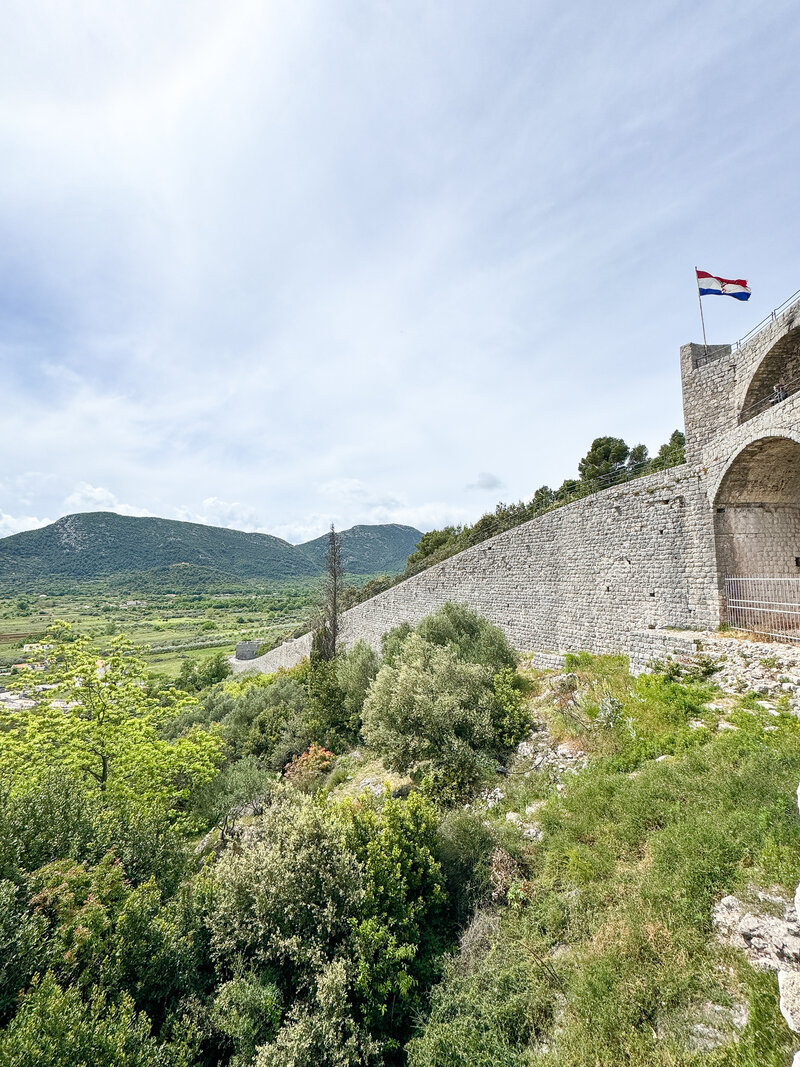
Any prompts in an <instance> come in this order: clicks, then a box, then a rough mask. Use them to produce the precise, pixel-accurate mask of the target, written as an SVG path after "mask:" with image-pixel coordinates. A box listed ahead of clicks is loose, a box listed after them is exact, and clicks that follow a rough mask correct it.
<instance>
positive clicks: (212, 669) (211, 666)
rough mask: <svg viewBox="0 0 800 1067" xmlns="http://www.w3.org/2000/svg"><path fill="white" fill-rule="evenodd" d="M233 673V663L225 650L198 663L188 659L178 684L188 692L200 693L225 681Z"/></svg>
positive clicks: (179, 676)
mask: <svg viewBox="0 0 800 1067" xmlns="http://www.w3.org/2000/svg"><path fill="white" fill-rule="evenodd" d="M230 674H231V665H230V663H229V662H228V657H227V656H226V655H225V653H224V652H217V653H215V654H214V655H213V656H208V657H207V658H206V659H204V660H203V661H202V663H198V662H197V661H196V660H186V661H185V662H184V664H183V666H182V667H181V671H180V674H179V675H178V686H179V688H181V689H184V690H185V691H186V692H187V693H198V692H200V690H201V689H208V688H209V686H212V685H216V684H217V683H218V682H222V681H224V680H225V679H226V678H227V677H228V676H229V675H230Z"/></svg>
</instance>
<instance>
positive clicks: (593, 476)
mask: <svg viewBox="0 0 800 1067" xmlns="http://www.w3.org/2000/svg"><path fill="white" fill-rule="evenodd" d="M629 454H630V449H629V448H628V446H627V445H626V444H625V442H624V441H623V440H622V438H621V437H596V438H595V439H594V441H592V447H591V448H590V449H589V451H588V452H587V453H586V455H585V456H584V457H583V459H582V460H581V461H580V463H578V471H579V473H580V476H581V478H582V479H583V480H584V481H585V482H593V481H596V480H597V479H598V478H599V479H607V478H609V477H613V476H614V475H618V474H620V473H621V472H622V471H623V470H624V469H625V462H626V460H627V459H628V456H629Z"/></svg>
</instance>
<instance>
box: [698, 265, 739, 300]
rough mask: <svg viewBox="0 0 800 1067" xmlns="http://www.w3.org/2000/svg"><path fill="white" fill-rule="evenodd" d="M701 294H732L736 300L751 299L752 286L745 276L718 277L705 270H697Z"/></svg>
mask: <svg viewBox="0 0 800 1067" xmlns="http://www.w3.org/2000/svg"><path fill="white" fill-rule="evenodd" d="M695 273H696V274H697V287H698V288H699V290H700V296H732V297H733V298H734V299H735V300H749V299H750V287H749V286H748V284H747V282H746V281H745V280H744V278H735V279H731V278H717V276H716V275H715V274H709V273H708V271H705V270H696V269H695Z"/></svg>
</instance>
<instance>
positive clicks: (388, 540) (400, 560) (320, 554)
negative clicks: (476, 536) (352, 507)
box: [0, 523, 422, 574]
mask: <svg viewBox="0 0 800 1067" xmlns="http://www.w3.org/2000/svg"><path fill="white" fill-rule="evenodd" d="M421 537H422V534H421V533H420V531H419V530H415V529H414V527H413V526H398V525H397V524H396V523H392V524H391V525H388V526H353V527H352V528H351V529H349V530H345V531H344V532H343V533H342V534H341V541H342V560H343V562H344V567H345V570H346V571H348V572H349V573H350V574H400V573H401V572H402V571H403V570H404V569H405V565H406V560H407V559H408V557H409V556H410V555H411V553H412V552H413V551H414V549H415V547H416V545H417V542H418V541H419V539H420V538H421ZM0 543H2V542H0ZM298 547H299V548H301V549H302V550H303V552H304V553H305V555H306V556H308V557H309V559H311V560H312V561H313V563H314V564H315V566H316V567H317V568H318V569H319V568H321V567H322V566H323V565H324V563H325V554H326V553H327V551H328V535H327V534H323V535H322V537H316V538H315V539H314V540H313V541H307V542H306V543H305V544H304V545H299V546H298Z"/></svg>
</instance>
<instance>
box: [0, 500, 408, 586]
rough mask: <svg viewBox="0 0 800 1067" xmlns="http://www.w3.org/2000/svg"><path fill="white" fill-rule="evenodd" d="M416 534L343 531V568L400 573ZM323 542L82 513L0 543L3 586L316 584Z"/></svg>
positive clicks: (401, 529) (392, 529) (385, 529)
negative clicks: (295, 541) (291, 540)
mask: <svg viewBox="0 0 800 1067" xmlns="http://www.w3.org/2000/svg"><path fill="white" fill-rule="evenodd" d="M421 536H422V535H421V534H420V532H419V531H418V530H413V529H411V528H410V527H407V526H394V525H387V526H356V527H354V528H353V529H352V530H345V531H344V532H343V533H342V535H341V537H342V546H343V549H344V555H345V559H346V561H347V569H348V571H349V572H350V573H352V574H375V573H378V572H381V573H397V572H399V571H401V570H402V569H403V566H404V565H405V559H406V557H407V556H408V554H409V552H410V551H411V550H412V549H413V546H414V544H415V543H416V541H418V540H419V538H420V537H421ZM326 541H327V538H326V537H324V536H323V537H321V538H317V539H315V540H314V541H309V542H308V544H306V545H291V544H289V542H288V541H283V540H281V538H279V537H272V536H271V535H269V534H261V533H243V532H242V531H240V530H228V529H222V528H220V527H217V526H205V525H202V524H200V523H194V522H177V521H175V520H173V519H157V518H138V517H131V516H126V515H117V514H115V513H113V512H106V511H98V512H86V513H81V514H78V515H66V516H65V517H64V518H62V519H59V520H58V521H57V522H54V523H52V524H51V525H49V526H44V527H42V528H41V529H39V530H29V531H26V532H24V533H19V534H12V535H11V536H10V537H4V538H0V588H2V589H5V590H11V591H14V592H16V591H23V590H29V589H32V588H34V587H35V588H41V587H42V586H43V584H49V585H50V586H53V585H54V586H55V587H57V588H67V587H76V586H80V585H82V584H84V583H86V582H94V583H104V584H105V583H109V584H113V585H120V584H123V585H131V586H132V585H137V584H138V585H139V586H142V587H147V588H151V589H161V590H163V591H170V592H171V591H183V590H186V589H190V588H214V589H220V588H224V587H237V586H238V587H241V586H242V585H243V584H249V583H251V582H252V581H270V582H274V581H278V582H285V581H291V580H296V579H303V578H312V579H313V578H315V577H317V576H318V575H319V574H320V573H321V570H322V566H323V562H324V556H325V550H326V547H327V546H326ZM409 546H410V547H409Z"/></svg>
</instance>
